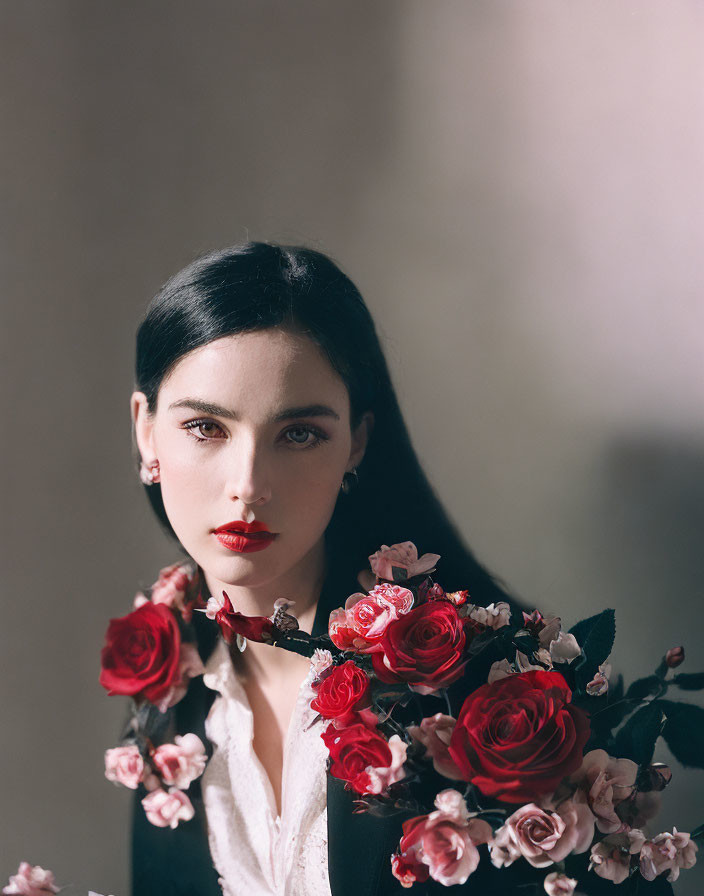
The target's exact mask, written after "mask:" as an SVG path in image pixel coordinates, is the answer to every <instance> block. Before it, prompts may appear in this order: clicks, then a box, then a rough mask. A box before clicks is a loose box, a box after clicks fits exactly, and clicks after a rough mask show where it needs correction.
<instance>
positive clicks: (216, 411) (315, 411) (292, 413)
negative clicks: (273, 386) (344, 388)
mask: <svg viewBox="0 0 704 896" xmlns="http://www.w3.org/2000/svg"><path fill="white" fill-rule="evenodd" d="M174 408H190V409H191V410H193V411H200V413H202V414H212V416H213V417H224V418H225V419H226V420H237V419H239V418H238V416H237V414H236V413H235V411H231V410H229V409H228V408H223V407H221V406H220V405H219V404H213V403H212V402H210V401H202V400H201V399H200V398H182V399H181V400H180V401H174V402H172V403H171V404H170V405H169V410H173V409H174ZM302 417H332V418H333V419H334V420H339V419H340V415H339V414H338V413H337V412H336V411H333V409H332V408H331V407H328V406H327V405H326V404H306V405H302V406H300V407H293V408H284V410H283V411H281V412H280V413H278V414H276V415H275V416H274V417H270V418H269V419H268V420H267V421H266V422H267V423H281V422H282V421H283V420H300V419H301V418H302Z"/></svg>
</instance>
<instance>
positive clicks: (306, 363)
mask: <svg viewBox="0 0 704 896" xmlns="http://www.w3.org/2000/svg"><path fill="white" fill-rule="evenodd" d="M131 409H132V418H133V422H134V431H135V436H136V441H137V446H138V449H139V453H140V457H141V470H142V478H143V481H144V482H145V488H146V490H147V495H148V498H149V500H150V502H151V505H152V507H153V509H154V511H155V512H156V514H157V516H158V518H159V519H160V520H161V522H162V523H163V525H164V526H165V527H166V529H167V530H168V531H169V532H170V534H171V535H173V536H174V537H175V538H176V540H177V541H178V542H179V543H180V545H181V546H182V548H183V550H184V551H185V552H186V553H187V554H188V555H189V556H190V558H192V560H193V561H194V562H195V563H196V564H197V569H198V576H199V583H200V587H201V594H202V595H203V596H204V597H205V598H207V597H208V596H209V595H220V594H221V593H222V591H223V590H226V591H227V593H228V595H229V597H230V598H231V600H232V603H233V605H234V607H235V608H236V609H237V610H239V611H240V612H243V613H245V614H247V615H265V616H267V615H269V614H271V612H272V609H273V604H274V601H275V600H276V599H277V598H280V597H286V598H288V599H290V600H293V601H295V607H294V610H293V612H295V614H296V616H297V618H298V620H299V623H300V626H301V628H302V629H304V630H306V631H309V632H313V633H314V634H319V633H321V632H324V631H325V630H326V628H327V620H328V616H329V613H330V611H331V610H332V609H334V608H335V607H338V606H341V605H342V604H343V603H344V601H345V598H346V597H347V595H349V594H351V593H352V592H354V591H358V590H359V584H358V581H357V575H358V573H359V572H360V571H361V570H363V569H364V568H365V567H367V566H368V561H367V558H368V556H369V555H370V554H371V553H373V552H374V551H375V550H376V549H378V548H379V546H380V545H382V544H394V543H397V542H402V541H412V542H413V543H414V544H415V545H416V546H418V548H419V550H420V551H433V552H436V553H438V554H440V555H441V558H442V559H441V561H440V569H439V576H440V579H441V581H442V583H443V585H444V586H445V587H446V588H447V589H449V590H453V589H459V588H466V589H468V590H469V591H470V593H471V595H472V599H473V601H474V602H476V603H481V604H484V605H486V604H489V603H491V602H492V601H497V600H506V599H508V598H507V595H506V593H505V592H504V590H503V589H502V588H501V587H500V586H499V585H498V584H497V583H496V582H495V581H494V580H493V579H492V577H491V576H490V575H489V574H488V573H487V571H486V570H485V569H483V568H482V567H481V566H480V565H479V564H478V563H477V562H476V560H475V559H474V558H473V556H472V554H471V553H470V552H469V551H468V549H467V548H466V547H465V545H464V544H463V542H462V539H461V538H460V536H459V534H458V533H457V531H456V530H455V528H454V526H453V525H452V523H451V522H450V521H449V519H448V517H447V515H446V513H445V512H444V510H443V508H442V506H441V505H440V503H439V501H438V499H437V497H436V496H435V494H434V492H433V490H432V488H431V486H430V484H429V483H428V480H427V479H426V477H425V475H424V473H423V471H422V469H421V467H420V465H419V463H418V460H417V458H416V455H415V453H414V450H413V448H412V446H411V443H410V440H409V437H408V433H407V430H406V427H405V424H404V421H403V418H402V415H401V412H400V409H399V406H398V402H397V400H396V396H395V394H394V390H393V387H392V384H391V380H390V376H389V372H388V369H387V365H386V362H385V359H384V355H383V353H382V350H381V347H380V345H379V341H378V338H377V335H376V332H375V328H374V323H373V321H372V319H371V316H370V314H369V311H368V310H367V308H366V306H365V304H364V302H363V300H362V298H361V296H360V294H359V292H358V290H357V289H356V287H355V286H354V284H353V283H352V282H351V281H350V280H349V279H348V278H347V277H346V276H345V275H344V274H343V273H342V272H341V271H340V270H339V268H337V267H336V265H335V264H333V262H332V261H330V259H328V258H326V257H325V256H324V255H322V254H320V253H318V252H314V251H311V250H308V249H301V248H292V247H285V246H278V245H271V244H265V243H248V244H245V245H242V246H238V247H234V248H230V249H224V250H222V251H217V252H213V253H211V254H209V255H206V256H204V257H202V258H199V259H198V260H196V261H194V262H193V263H192V264H190V265H188V266H187V267H186V268H185V269H184V270H183V271H181V272H180V273H178V274H177V275H176V276H175V277H173V278H172V279H171V280H170V281H169V282H168V283H166V285H165V286H164V287H163V288H162V289H161V290H160V292H159V293H158V295H157V296H156V297H155V299H154V300H153V302H152V303H151V305H150V307H149V309H148V311H147V314H146V317H145V319H144V321H143V323H142V324H141V326H140V328H139V332H138V337H137V364H136V389H135V391H134V393H133V395H132V399H131ZM252 524H257V525H256V526H253V525H252ZM256 529H259V530H262V529H265V530H266V531H253V530H256ZM246 530H249V531H246ZM196 616H197V617H198V618H197V619H195V620H194V622H195V624H196V626H197V630H198V638H199V651H200V655H201V659H202V660H203V662H204V663H205V664H206V675H204V676H202V677H198V678H194V679H193V680H192V681H191V684H190V687H189V690H188V693H187V695H186V696H185V697H184V698H183V699H182V700H181V701H180V702H179V703H178V704H177V705H176V706H175V708H174V712H175V718H176V727H177V729H178V731H180V732H195V733H196V734H198V736H199V737H200V738H201V740H203V742H204V743H206V744H207V745H208V749H209V752H212V753H213V757H212V759H211V760H210V762H209V764H208V766H207V768H206V771H205V773H204V775H203V777H202V779H201V780H200V781H198V782H196V784H195V785H194V789H195V791H196V794H195V798H193V799H192V802H193V804H194V807H195V809H196V815H195V817H194V818H193V819H192V820H191V821H188V822H186V823H182V824H180V825H179V826H178V827H177V828H176V829H174V830H171V829H168V828H157V827H154V826H153V825H150V824H149V822H148V821H146V819H145V815H144V811H143V810H142V808H141V806H140V804H139V800H138V801H137V802H136V804H135V806H136V812H135V822H134V831H133V879H134V890H133V892H134V894H136V896H142V894H144V896H146V894H149V896H153V894H157V893H159V894H169V893H173V894H196V893H197V894H199V896H209V894H219V893H220V892H221V891H224V892H225V893H226V894H239V893H244V892H247V893H249V894H252V896H255V894H256V896H258V894H260V893H261V894H264V893H271V894H273V893H276V894H279V896H283V894H286V896H292V894H294V893H296V894H298V893H301V894H302V893H307V894H308V893H310V894H318V893H320V894H327V893H329V892H332V894H333V896H346V894H353V893H354V894H363V893H364V894H366V893H372V894H375V893H378V894H382V893H383V894H386V893H390V892H395V891H397V890H398V883H397V882H396V881H395V880H394V879H393V877H392V876H391V873H390V863H389V856H390V854H391V852H392V851H393V849H394V848H395V846H396V845H397V843H398V838H399V832H400V819H399V818H398V817H392V818H383V819H382V818H374V817H371V816H369V815H364V814H361V815H360V814H353V813H352V800H351V797H350V795H349V794H348V793H347V791H345V790H344V788H343V786H342V783H341V782H339V781H337V780H335V779H332V778H328V779H326V778H325V772H324V755H322V756H321V755H320V754H319V753H318V752H316V750H317V748H316V742H319V737H318V733H319V732H318V731H317V730H316V729H315V728H313V729H309V730H308V731H307V732H304V730H303V722H304V721H305V719H304V716H303V715H301V713H303V709H302V708H301V701H300V699H299V698H300V696H301V693H302V689H303V686H304V684H305V682H304V679H305V677H306V675H307V672H308V668H309V663H308V661H307V660H305V659H303V658H301V657H299V656H297V655H295V654H291V653H287V652H285V651H282V650H276V649H272V648H271V647H269V646H268V645H264V644H258V643H249V644H248V645H247V647H246V649H245V650H244V651H243V652H241V653H240V652H239V651H237V650H236V649H235V650H233V651H232V652H231V653H228V652H227V650H226V649H225V647H224V642H222V639H220V638H218V637H217V627H216V626H215V625H214V624H213V623H212V622H211V621H210V620H207V619H206V618H205V616H204V615H201V614H196ZM216 642H217V643H216ZM248 725H249V728H248V727H247V726H248ZM233 729H234V730H233ZM287 732H288V734H289V736H290V740H289V742H288V743H287V747H286V750H284V741H285V736H286V733H287ZM208 735H210V736H211V737H213V738H214V739H215V741H216V743H213V741H212V740H211V738H210V737H208ZM250 737H251V746H250ZM238 756H239V757H240V760H241V763H240V765H238V764H237V762H238V761H240V760H237V761H235V760H233V757H238ZM284 759H286V765H285V764H284ZM238 771H239V774H238ZM306 775H310V778H309V779H305V776H306ZM282 779H283V784H282ZM303 779H305V780H306V781H307V782H308V783H307V784H306V785H305V786H304V787H301V786H299V787H298V790H296V782H297V781H298V782H300V781H301V780H303ZM287 788H288V794H289V798H288V799H287V798H284V794H286V793H287ZM291 794H296V795H295V796H291ZM143 795H144V791H140V792H138V798H141V797H142V796H143ZM287 844H288V846H287ZM291 844H293V846H292V845H291ZM214 865H215V866H216V868H217V870H215V868H214ZM218 879H220V883H219V882H218ZM221 888H222V890H221ZM418 889H420V888H418Z"/></svg>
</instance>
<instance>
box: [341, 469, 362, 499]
mask: <svg viewBox="0 0 704 896" xmlns="http://www.w3.org/2000/svg"><path fill="white" fill-rule="evenodd" d="M358 482H359V474H358V473H357V468H356V467H352V469H351V470H348V471H347V472H346V473H345V475H344V476H343V477H342V485H341V486H340V490H341V491H342V492H344V494H346V495H349V493H350V492H351V491H352V489H353V488H356V487H357V483H358Z"/></svg>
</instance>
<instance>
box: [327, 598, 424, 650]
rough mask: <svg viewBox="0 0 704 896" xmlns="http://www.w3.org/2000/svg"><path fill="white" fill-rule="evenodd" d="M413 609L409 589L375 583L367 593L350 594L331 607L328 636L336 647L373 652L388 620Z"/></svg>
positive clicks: (377, 647)
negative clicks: (340, 605)
mask: <svg viewBox="0 0 704 896" xmlns="http://www.w3.org/2000/svg"><path fill="white" fill-rule="evenodd" d="M412 608H413V592H412V591H409V590H408V588H402V587H401V586H400V585H389V584H388V583H386V582H384V583H382V584H381V585H375V586H374V588H372V590H371V591H370V592H369V594H362V593H361V592H357V593H355V594H351V595H350V596H349V597H348V598H347V600H346V602H345V608H344V610H343V609H337V610H333V611H332V613H331V614H330V622H329V625H328V630H329V634H330V638H331V639H332V642H333V644H335V646H336V647H339V648H340V650H356V651H357V652H359V653H377V652H380V651H381V650H382V647H381V644H380V643H379V642H380V641H381V638H382V636H383V635H384V632H385V631H386V629H387V627H388V625H389V623H391V622H393V621H394V620H396V619H399V618H400V617H401V616H403V615H405V614H406V613H408V612H409V611H410V610H411V609H412Z"/></svg>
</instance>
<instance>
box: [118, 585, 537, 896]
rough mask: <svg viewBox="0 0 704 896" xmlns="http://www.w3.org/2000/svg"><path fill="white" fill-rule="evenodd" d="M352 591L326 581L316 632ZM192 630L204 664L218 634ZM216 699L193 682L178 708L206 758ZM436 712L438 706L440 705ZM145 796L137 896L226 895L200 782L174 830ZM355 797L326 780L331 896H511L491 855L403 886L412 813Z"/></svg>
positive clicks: (177, 723) (525, 892)
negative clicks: (162, 823) (466, 868)
mask: <svg viewBox="0 0 704 896" xmlns="http://www.w3.org/2000/svg"><path fill="white" fill-rule="evenodd" d="M355 590H358V584H357V582H356V581H353V582H349V581H340V577H339V576H329V577H328V579H327V581H326V582H325V585H324V587H323V592H322V594H321V597H320V600H319V603H318V612H317V613H316V617H315V622H314V625H313V634H322V633H323V632H325V631H327V623H328V618H327V617H328V612H329V607H331V606H333V607H334V606H338V605H341V604H343V603H344V600H345V599H346V597H347V595H349V594H351V593H353V592H354V591H355ZM194 626H195V628H196V635H197V639H198V649H199V652H200V655H201V659H202V660H203V662H206V661H207V659H208V657H209V656H210V654H211V652H212V650H213V648H214V646H215V643H216V640H217V637H218V629H217V626H216V625H215V624H214V623H213V622H211V620H209V619H207V618H206V617H205V615H204V614H202V613H195V614H194ZM215 696H216V695H215V692H214V691H212V690H211V689H210V688H207V687H206V686H205V685H204V684H203V680H202V677H199V678H196V679H193V680H192V681H191V683H190V686H189V689H188V693H187V695H186V696H185V697H184V698H183V699H182V700H181V701H180V703H178V704H177V705H176V707H175V711H174V727H173V734H185V733H187V732H189V731H192V732H194V733H195V734H197V735H198V737H199V738H200V739H201V740H202V741H203V743H204V744H205V745H206V750H207V751H208V755H209V756H210V755H211V754H212V745H211V744H210V742H209V741H208V739H207V738H206V736H205V719H206V717H207V715H208V711H209V709H210V706H211V705H212V702H213V700H214V699H215ZM431 711H432V712H437V711H438V709H437V707H435V708H433V709H432V710H431ZM145 795H146V791H145V790H144V788H143V787H142V786H140V788H139V790H137V791H136V794H135V801H134V807H133V825H132V896H222V890H221V888H220V886H219V885H218V875H217V872H216V871H215V869H214V867H213V862H212V859H211V856H210V848H209V844H208V836H207V826H206V818H205V808H204V804H203V799H202V794H201V788H200V780H197V781H195V782H194V783H193V784H192V785H191V787H190V789H189V791H188V795H189V798H190V799H191V802H192V803H193V807H194V809H195V815H194V817H193V818H192V819H191V820H190V821H188V822H181V823H180V824H179V825H178V827H177V828H176V829H174V830H172V829H171V828H158V827H155V826H154V825H152V824H151V823H150V822H149V821H147V819H146V815H145V813H144V809H143V808H142V806H141V804H140V800H141V799H142V797H143V796H145ZM352 800H353V797H352V795H351V794H350V793H349V792H348V791H346V790H345V789H344V784H343V782H342V781H339V780H338V779H336V778H333V777H331V776H330V775H328V777H327V819H328V874H329V877H330V889H331V891H332V896H367V894H368V896H401V894H403V893H405V894H408V893H409V892H410V893H411V896H431V894H432V896H440V894H443V896H451V894H452V896H454V894H455V893H460V892H462V893H470V892H471V894H472V896H484V894H487V896H488V894H491V896H498V894H502V896H504V894H508V893H510V892H511V890H512V888H511V886H510V878H511V877H512V876H513V874H512V873H511V869H510V868H509V869H504V870H503V871H502V873H501V880H500V882H499V881H498V880H497V878H496V872H495V870H494V869H493V868H492V866H491V865H490V863H489V861H488V857H487V856H486V854H485V855H483V856H482V862H481V864H480V867H479V868H478V869H477V871H475V873H474V874H472V875H471V876H470V878H469V879H468V881H467V883H466V884H464V885H463V886H453V887H443V886H441V885H440V884H436V883H435V882H433V881H429V882H428V883H425V884H415V885H414V886H413V888H412V889H411V890H410V891H409V890H407V889H404V888H402V887H401V885H400V884H399V882H398V881H397V880H396V879H395V878H394V877H393V875H392V874H391V855H392V853H393V852H394V851H395V849H396V847H397V846H398V842H399V840H400V837H401V834H402V831H401V824H402V822H403V820H404V818H405V817H408V816H402V815H393V816H388V817H385V818H378V817H374V816H371V815H369V814H367V813H361V814H354V813H353V811H352V806H353V802H352ZM482 851H483V852H486V847H482ZM516 864H518V865H522V866H523V868H522V871H523V872H524V873H525V871H526V867H525V863H523V862H520V863H516ZM513 867H514V866H512V868H513ZM548 870H549V869H548ZM545 873H546V872H542V874H540V878H539V882H540V890H539V891H538V890H536V893H538V892H542V893H543V894H544V890H543V889H542V877H544V875H545ZM523 880H524V881H525V878H524V879H523ZM518 892H519V893H520V894H521V896H532V894H531V891H530V890H529V889H527V888H525V887H523V888H521V890H519V891H518ZM249 896H258V894H256V893H251V894H249Z"/></svg>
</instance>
